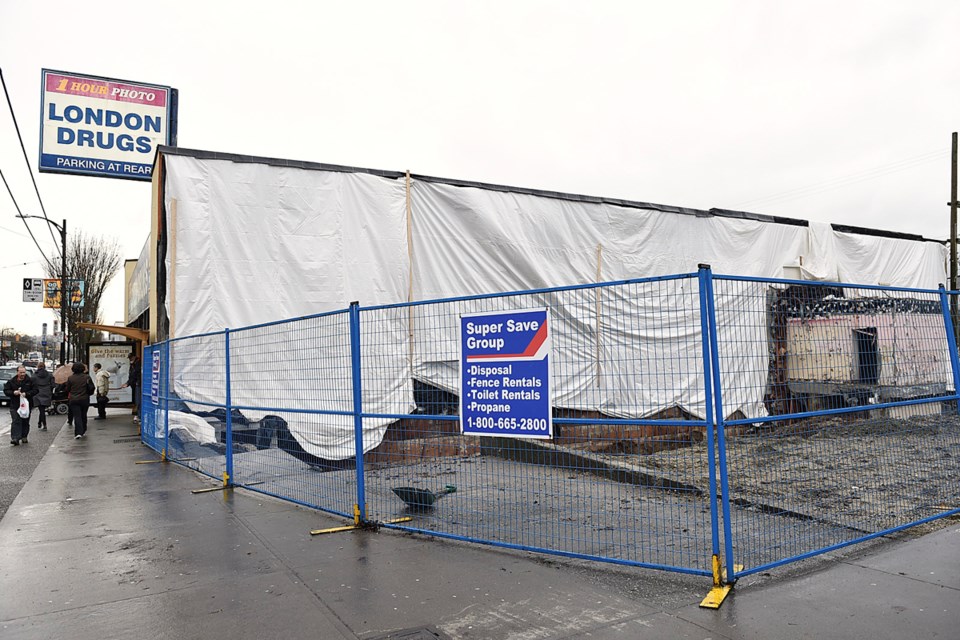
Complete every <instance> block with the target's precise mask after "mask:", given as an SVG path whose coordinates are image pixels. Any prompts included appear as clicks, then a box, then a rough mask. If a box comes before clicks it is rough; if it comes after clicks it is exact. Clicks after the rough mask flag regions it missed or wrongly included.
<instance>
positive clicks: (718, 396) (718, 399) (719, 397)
mask: <svg viewBox="0 0 960 640" xmlns="http://www.w3.org/2000/svg"><path fill="white" fill-rule="evenodd" d="M704 280H705V281H706V285H707V317H708V320H709V327H710V360H711V367H712V369H713V403H714V411H715V415H716V425H717V467H718V472H719V475H720V478H719V479H720V505H721V508H722V513H723V542H724V559H725V560H726V562H725V564H726V567H727V576H726V581H727V582H730V583H733V582H735V581H736V569H735V566H736V564H735V558H734V555H733V532H732V527H731V524H730V482H729V478H728V475H727V444H726V437H725V434H724V432H725V430H726V425H725V424H724V422H725V421H724V413H723V379H722V378H721V376H720V349H719V347H718V335H719V329H718V327H717V308H716V295H715V293H714V290H713V272H712V271H711V270H710V268H709V267H708V268H707V269H706V274H705V277H704Z"/></svg>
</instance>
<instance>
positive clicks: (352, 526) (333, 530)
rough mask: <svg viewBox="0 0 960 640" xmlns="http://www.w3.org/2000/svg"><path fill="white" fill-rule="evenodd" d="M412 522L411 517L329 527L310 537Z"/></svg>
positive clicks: (317, 530) (315, 531) (311, 533)
mask: <svg viewBox="0 0 960 640" xmlns="http://www.w3.org/2000/svg"><path fill="white" fill-rule="evenodd" d="M411 520H413V518H412V517H411V516H404V517H402V518H394V519H393V520H384V521H383V522H377V523H362V522H361V523H359V524H348V525H346V526H344V527H331V528H329V529H314V530H313V531H311V532H310V535H312V536H319V535H322V534H324V533H340V532H341V531H356V530H357V529H366V528H368V527H370V526H371V525H373V526H376V525H379V524H397V523H398V522H410V521H411Z"/></svg>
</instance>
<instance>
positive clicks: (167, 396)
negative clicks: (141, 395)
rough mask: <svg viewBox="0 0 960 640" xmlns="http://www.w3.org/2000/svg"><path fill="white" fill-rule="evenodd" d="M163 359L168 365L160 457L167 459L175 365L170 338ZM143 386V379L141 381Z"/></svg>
mask: <svg viewBox="0 0 960 640" xmlns="http://www.w3.org/2000/svg"><path fill="white" fill-rule="evenodd" d="M163 359H164V360H165V361H166V363H167V366H166V370H167V380H166V382H167V384H166V385H165V388H164V390H163V451H161V452H160V459H161V460H164V461H166V459H167V452H168V451H169V450H170V374H171V373H172V372H171V369H172V368H173V366H172V365H171V363H170V340H169V339H167V341H166V342H164V343H163ZM140 386H141V387H142V386H143V380H141V381H140Z"/></svg>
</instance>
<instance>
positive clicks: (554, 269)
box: [150, 147, 946, 459]
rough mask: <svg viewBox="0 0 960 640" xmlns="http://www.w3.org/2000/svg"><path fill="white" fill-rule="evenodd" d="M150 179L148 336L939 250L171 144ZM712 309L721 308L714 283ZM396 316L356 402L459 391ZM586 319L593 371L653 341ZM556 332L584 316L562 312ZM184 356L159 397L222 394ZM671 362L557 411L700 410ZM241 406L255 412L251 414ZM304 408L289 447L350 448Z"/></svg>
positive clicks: (919, 256)
mask: <svg viewBox="0 0 960 640" xmlns="http://www.w3.org/2000/svg"><path fill="white" fill-rule="evenodd" d="M153 175H154V222H153V236H152V245H153V246H152V249H151V256H150V260H151V268H152V271H151V273H155V274H156V277H155V278H153V279H152V281H153V282H156V283H157V289H156V292H155V294H154V299H152V300H151V324H150V326H151V333H152V335H153V336H155V339H160V340H162V339H166V338H179V337H183V336H189V335H195V334H201V333H206V332H211V331H219V330H222V329H223V328H225V327H231V328H238V327H244V326H249V325H255V324H260V323H266V322H271V321H276V320H281V319H285V318H295V317H300V316H305V315H310V314H316V313H319V312H323V311H331V310H339V309H344V308H345V307H346V306H347V305H348V304H349V302H350V301H353V300H358V301H360V302H361V303H362V304H363V305H366V306H369V305H376V304H388V303H397V302H404V301H416V300H430V299H437V298H445V297H452V296H459V295H470V294H481V293H491V292H502V291H518V290H526V289H536V288H543V287H554V286H563V285H573V284H583V283H594V282H604V281H614V280H622V279H629V278H639V277H648V276H660V275H670V274H678V273H689V272H693V271H696V269H697V265H698V264H700V263H708V264H710V265H711V266H712V267H713V270H714V271H715V272H716V273H722V274H735V275H744V276H758V277H774V278H780V277H784V267H785V265H797V268H798V269H800V271H801V272H802V274H803V276H804V278H805V279H808V280H826V281H840V282H850V283H858V284H878V283H882V284H885V285H886V284H888V285H892V286H902V287H923V288H935V287H937V285H938V284H939V283H941V282H945V281H946V275H945V268H946V248H945V247H944V245H942V244H941V243H938V242H933V241H927V240H924V239H923V238H920V237H917V236H908V235H904V234H885V233H880V232H874V231H871V230H866V229H853V228H843V227H837V226H831V225H829V224H822V223H807V222H805V221H800V220H792V219H785V218H775V217H770V216H762V215H756V214H745V213H740V212H729V211H719V210H711V211H700V210H693V209H684V208H679V207H669V206H662V205H654V204H648V203H642V202H628V201H622V200H612V199H604V198H594V197H586V196H577V195H571V194H562V193H552V192H543V191H533V190H528V189H520V188H513V187H503V186H497V185H485V184H478V183H469V182H463V181H456V180H445V179H440V178H432V177H427V176H418V175H409V174H405V173H401V172H389V171H374V170H369V169H357V168H351V167H339V166H332V165H324V164H315V163H307V162H292V161H285V160H276V159H268V158H254V157H247V156H236V155H225V154H219V153H213V152H205V151H192V150H186V149H179V148H168V147H161V148H160V150H159V151H158V154H157V159H156V166H155V167H154V173H153ZM601 300H603V299H602V298H601ZM614 303H615V304H617V305H618V309H622V306H623V304H624V301H623V300H616V301H611V302H609V304H614ZM600 304H604V302H601V303H600ZM632 304H633V307H634V308H633V309H631V312H632V313H635V314H638V315H639V316H640V317H641V318H642V317H650V318H651V323H650V327H651V328H653V327H655V324H654V319H655V318H654V316H655V314H656V313H657V309H658V307H659V304H660V301H655V303H653V304H651V301H643V300H637V301H633V303H632ZM717 304H718V313H720V314H722V313H723V312H724V308H723V307H724V304H725V301H724V297H723V296H719V297H718V300H717ZM689 313H690V320H691V321H690V323H689V326H690V327H693V328H694V329H695V330H696V331H697V332H698V331H699V326H700V325H699V309H690V310H689ZM396 318H397V319H395V320H391V321H390V322H392V323H394V324H395V326H384V327H380V328H379V329H378V330H379V331H380V332H393V333H395V334H396V336H397V338H398V339H397V350H396V353H395V354H393V356H395V357H389V358H385V355H387V356H390V355H391V354H384V353H383V349H382V345H381V347H380V348H379V350H378V353H377V354H376V355H377V357H378V358H379V359H378V362H380V363H383V362H384V361H385V360H389V362H390V365H389V366H382V365H381V366H378V367H377V369H376V371H370V372H367V371H365V372H364V410H365V411H366V412H368V413H385V414H404V413H408V412H409V411H411V410H412V409H413V380H414V379H417V380H420V381H422V382H426V383H428V384H431V385H434V386H436V387H439V388H441V389H445V390H448V391H451V392H454V393H456V392H457V384H458V382H457V366H456V365H457V363H456V361H455V359H451V356H450V354H445V355H443V356H440V357H438V356H437V354H432V353H431V344H435V343H436V340H431V339H423V337H421V339H414V344H415V345H416V347H415V349H414V352H413V356H412V357H410V353H409V351H408V348H407V344H406V336H408V335H409V334H411V333H412V332H411V331H409V329H410V328H409V327H407V326H405V320H404V319H403V318H402V317H401V314H397V316H396ZM343 322H344V326H346V325H345V322H346V320H345V319H344V321H343ZM455 326H456V324H455V322H454V321H453V320H451V322H450V323H449V328H448V329H444V330H449V331H455ZM741 329H742V328H741ZM588 330H589V331H591V332H595V333H597V335H598V336H599V335H600V334H603V335H602V339H600V338H598V343H599V344H601V345H603V352H602V353H601V356H600V359H601V361H603V360H606V359H612V358H617V359H618V361H619V362H620V363H621V365H620V366H618V367H617V368H613V367H611V368H609V369H608V370H611V371H613V370H615V371H618V372H619V373H618V375H621V376H624V377H630V376H639V375H641V372H637V371H631V370H630V367H629V365H627V366H623V364H622V363H629V362H632V361H639V360H641V358H640V357H639V356H638V357H637V358H631V357H630V356H629V353H630V351H631V350H643V349H649V348H653V347H652V346H651V344H652V343H651V342H650V341H649V340H645V341H644V340H637V336H636V335H632V334H630V333H629V332H623V331H618V330H617V329H616V327H613V326H607V327H596V326H594V327H589V328H588ZM552 331H554V332H555V333H556V332H561V333H562V332H564V331H584V327H583V325H582V323H581V322H578V323H564V322H563V321H559V320H558V321H555V322H554V326H553V328H552ZM758 331H760V333H762V329H761V330H758ZM645 337H646V338H650V337H653V338H656V337H657V336H655V335H652V334H646V335H645ZM241 339H242V338H241ZM721 339H722V336H721ZM740 339H741V340H742V339H743V337H742V336H741V337H740ZM325 340H326V339H325V338H316V339H313V342H312V343H310V344H301V345H299V346H298V349H304V350H306V351H307V352H309V353H310V354H311V357H315V358H340V359H342V358H343V357H344V355H345V354H344V353H343V352H342V349H340V350H338V347H336V345H334V344H332V342H331V343H330V344H327V343H326V342H325ZM560 342H563V341H562V340H561V341H560ZM694 343H695V342H694ZM689 344H691V340H690V339H689V336H687V337H686V338H684V339H683V340H678V339H676V337H675V336H666V335H664V336H662V339H661V340H659V341H657V343H656V344H655V348H657V349H661V350H663V349H666V350H670V349H677V350H682V349H688V348H689V346H688V345H689ZM744 344H746V345H749V346H750V348H752V349H756V352H755V353H743V354H740V355H741V357H744V358H755V359H757V362H758V363H765V362H766V360H767V357H768V354H767V352H766V335H757V336H755V339H753V340H749V341H746V342H744ZM625 354H627V355H626V356H625ZM371 355H372V354H371ZM275 357H277V358H283V357H284V354H282V353H277V354H275ZM346 357H347V358H348V359H347V363H346V364H347V366H348V365H349V354H346ZM555 357H556V358H559V359H561V360H563V359H566V360H567V361H566V363H565V365H566V366H565V369H566V370H570V371H576V370H581V369H585V368H587V367H592V366H593V360H592V359H593V357H594V354H593V353H591V354H590V356H589V357H590V358H591V360H590V363H589V365H588V364H587V363H586V362H584V363H578V362H576V359H577V358H579V357H583V356H581V355H578V354H576V353H572V352H571V353H562V352H561V353H558V354H555ZM676 361H677V362H695V359H690V358H687V359H683V358H678V359H677V360H676ZM231 362H232V365H233V366H234V372H235V375H236V376H237V378H238V379H250V380H254V379H256V376H257V373H258V372H257V367H258V362H257V361H256V360H253V359H251V360H249V361H244V359H243V358H238V360H237V362H235V363H234V362H233V360H232V361H231ZM191 363H192V361H187V360H184V361H183V362H181V363H178V365H177V366H178V376H177V379H176V380H174V382H175V389H174V390H175V391H177V392H178V393H180V394H181V395H182V396H184V397H192V398H196V399H199V400H204V401H207V402H222V401H223V399H222V396H218V394H217V393H216V392H211V391H209V389H217V388H221V387H218V386H217V384H218V382H217V381H214V380H209V379H206V380H205V382H204V384H203V385H192V386H191V385H190V384H189V382H188V381H190V380H192V379H194V378H193V377H192V376H191V372H190V370H189V368H190V366H191ZM580 364H582V365H583V366H579V365H580ZM197 366H199V365H197ZM244 367H246V370H245V369H244ZM344 371H346V369H344ZM765 371H766V366H765V364H757V366H751V367H747V368H745V370H744V371H742V372H739V373H730V374H729V375H733V376H740V377H741V378H742V377H743V376H747V377H756V378H757V379H756V380H753V379H751V380H746V379H739V378H738V379H737V380H735V381H734V380H731V381H729V382H730V384H728V385H727V388H730V389H734V390H736V393H735V394H733V395H731V396H730V397H725V398H724V400H725V408H727V409H728V410H729V411H731V412H732V411H734V410H739V411H741V412H742V413H743V414H744V415H745V416H747V417H756V416H759V415H764V414H765V410H764V407H763V403H762V400H763V392H764V388H765V380H764V379H763V377H764V375H765ZM271 375H273V374H271ZM672 375H679V376H680V377H681V378H683V379H684V380H683V383H682V384H676V385H674V387H675V389H674V391H673V392H670V391H669V390H665V389H657V388H653V387H647V386H645V385H637V384H635V383H634V382H629V381H627V383H626V384H623V385H620V386H622V387H623V388H625V389H629V390H631V392H635V394H639V395H640V396H641V397H640V398H639V400H638V399H637V398H636V397H633V398H631V399H630V401H629V402H625V401H624V399H623V398H622V397H618V395H619V394H622V393H623V391H622V390H620V391H614V390H612V389H613V387H615V386H616V385H612V386H611V390H610V391H609V392H603V391H601V392H599V393H598V391H597V389H596V387H591V388H587V387H588V386H589V385H584V384H583V381H582V379H580V380H578V379H572V378H571V379H557V380H554V382H553V384H554V389H553V398H554V404H555V405H556V406H558V407H563V406H567V407H575V408H577V409H581V410H591V411H600V412H603V413H605V414H608V415H613V416H620V417H632V418H640V417H645V416H648V415H653V414H655V413H657V412H659V411H662V410H663V409H665V408H668V407H672V406H676V407H681V408H682V409H684V410H685V411H687V412H688V413H690V414H692V415H696V416H703V415H704V414H705V406H704V405H705V398H704V397H703V393H702V389H703V386H704V385H703V382H702V380H701V378H702V371H700V369H699V367H696V366H692V365H691V366H689V370H683V371H679V372H678V371H673V372H672ZM368 376H369V379H368ZM208 378H209V376H208ZM285 383H286V384H289V385H294V386H296V385H297V384H301V383H302V381H293V380H290V381H285ZM177 385H180V386H177ZM187 387H189V388H187ZM240 387H241V388H240V389H235V390H234V397H233V401H234V404H236V405H250V406H253V405H257V404H258V403H259V405H262V404H263V399H262V398H258V397H256V394H257V390H256V388H255V387H253V386H251V387H250V388H249V389H248V388H247V387H245V386H243V385H240ZM350 389H351V380H350V379H349V377H348V376H346V375H344V376H343V379H341V380H338V381H336V382H332V381H327V384H325V385H324V386H323V390H322V392H320V393H315V394H310V393H304V394H302V397H301V396H300V395H297V397H298V405H297V406H298V407H299V408H306V409H326V410H330V409H333V408H337V409H341V410H349V409H350V407H351V406H352V405H351V391H350ZM295 395H296V394H295ZM275 402H280V400H279V399H278V400H275ZM271 406H277V405H276V404H274V405H271ZM245 413H251V414H253V415H252V417H253V418H254V419H256V418H257V415H256V412H249V411H245ZM306 415H307V417H305V418H303V419H300V420H292V421H291V422H290V429H291V432H292V433H293V434H294V436H295V437H296V438H297V440H298V442H299V443H300V444H301V445H302V446H303V447H304V449H306V450H307V451H308V452H309V453H311V454H313V455H317V456H321V457H325V458H331V459H339V458H343V457H347V456H349V455H352V454H353V444H352V442H353V426H352V423H351V422H350V420H348V419H344V418H343V417H342V416H339V417H338V416H331V417H330V418H329V420H327V421H326V423H325V424H324V425H323V426H324V428H322V429H317V428H316V423H317V421H318V420H319V419H321V416H316V415H310V414H306ZM390 422H391V420H389V419H380V420H374V419H368V420H367V421H365V424H364V427H365V433H366V435H365V445H366V447H367V448H368V449H369V448H372V447H373V446H376V444H377V443H379V441H380V438H381V437H382V435H383V432H384V430H385V429H386V425H387V424H388V423H390Z"/></svg>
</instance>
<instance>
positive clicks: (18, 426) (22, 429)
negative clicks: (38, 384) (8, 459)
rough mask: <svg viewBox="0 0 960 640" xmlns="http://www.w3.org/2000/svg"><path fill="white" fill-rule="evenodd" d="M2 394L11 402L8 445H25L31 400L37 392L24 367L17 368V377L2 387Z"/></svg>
mask: <svg viewBox="0 0 960 640" xmlns="http://www.w3.org/2000/svg"><path fill="white" fill-rule="evenodd" d="M3 393H4V395H6V396H7V397H8V398H10V400H11V402H10V444H12V445H13V446H17V445H18V444H27V436H28V435H30V409H31V400H32V398H33V396H35V395H37V390H36V388H35V387H34V386H33V380H31V379H30V377H29V376H28V375H27V370H26V369H25V368H24V367H22V366H20V367H17V375H16V376H15V377H13V378H10V379H9V380H7V383H6V384H5V385H3ZM13 401H16V403H14V402H13Z"/></svg>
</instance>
